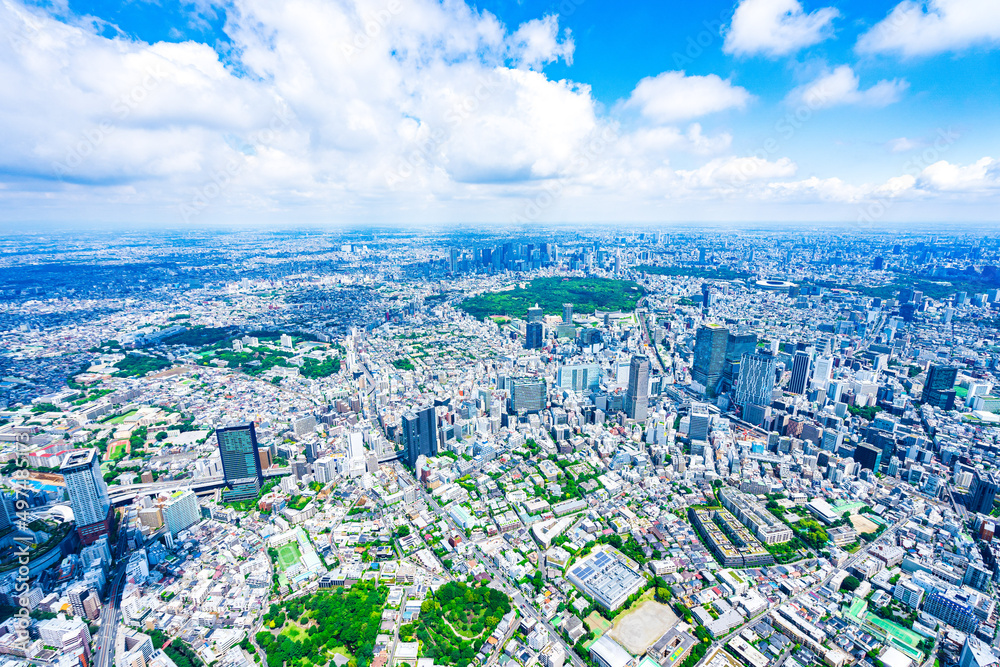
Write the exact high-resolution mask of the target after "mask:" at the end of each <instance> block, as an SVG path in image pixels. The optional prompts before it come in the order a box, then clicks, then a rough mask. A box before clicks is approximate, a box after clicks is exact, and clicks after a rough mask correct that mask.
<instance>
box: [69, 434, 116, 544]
mask: <svg viewBox="0 0 1000 667" xmlns="http://www.w3.org/2000/svg"><path fill="white" fill-rule="evenodd" d="M59 472H61V473H62V475H63V479H64V480H65V482H66V491H67V492H68V493H69V502H70V506H71V507H72V508H73V517H74V519H75V520H76V530H77V532H78V533H79V534H80V541H81V542H83V543H84V544H85V545H90V544H93V543H94V542H95V541H96V540H97V539H98V538H100V537H101V536H103V535H110V534H111V498H110V497H109V496H108V487H107V484H105V483H104V476H103V475H102V474H101V462H100V460H99V459H98V457H97V451H96V450H93V449H84V450H81V451H75V452H71V453H70V454H68V455H67V456H66V460H65V461H63V464H62V468H61V469H60V470H59Z"/></svg>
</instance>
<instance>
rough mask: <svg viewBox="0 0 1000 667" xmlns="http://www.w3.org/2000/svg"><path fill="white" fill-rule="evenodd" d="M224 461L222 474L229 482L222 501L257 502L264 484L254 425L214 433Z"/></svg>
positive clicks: (231, 427) (224, 429)
mask: <svg viewBox="0 0 1000 667" xmlns="http://www.w3.org/2000/svg"><path fill="white" fill-rule="evenodd" d="M215 437H216V440H218V442H219V456H220V457H221V459H222V474H223V475H224V476H225V478H226V488H225V489H224V490H223V492H222V497H223V500H225V501H226V502H231V501H234V500H247V499H248V498H256V497H257V494H258V493H260V488H261V486H262V485H263V483H264V473H263V472H261V469H260V457H259V456H258V455H257V431H256V430H255V429H254V426H253V422H251V423H249V424H242V425H240V426H229V427H226V428H220V429H218V430H217V431H216V432H215Z"/></svg>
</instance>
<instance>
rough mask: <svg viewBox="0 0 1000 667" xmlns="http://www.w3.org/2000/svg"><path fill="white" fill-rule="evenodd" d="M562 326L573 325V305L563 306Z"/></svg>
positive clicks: (566, 304)
mask: <svg viewBox="0 0 1000 667" xmlns="http://www.w3.org/2000/svg"><path fill="white" fill-rule="evenodd" d="M563 324H573V304H571V303H564V304H563Z"/></svg>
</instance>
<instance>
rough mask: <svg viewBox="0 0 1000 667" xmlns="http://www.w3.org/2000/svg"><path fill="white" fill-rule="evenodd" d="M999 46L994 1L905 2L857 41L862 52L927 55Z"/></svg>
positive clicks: (999, 11)
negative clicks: (977, 47)
mask: <svg viewBox="0 0 1000 667" xmlns="http://www.w3.org/2000/svg"><path fill="white" fill-rule="evenodd" d="M998 44H1000V3H997V2H996V0H928V1H927V2H915V1H914V0H904V1H903V2H901V3H899V4H898V5H896V6H895V7H894V8H893V9H892V11H891V12H889V15H888V16H887V17H886V18H884V19H883V20H882V21H880V22H879V23H877V24H875V25H874V26H873V27H872V28H871V30H869V31H868V32H866V33H864V34H863V35H861V36H860V37H859V38H858V42H857V45H856V48H857V50H858V51H859V52H861V53H884V52H895V53H899V54H901V55H903V56H927V55H933V54H935V53H942V52H945V51H961V50H964V49H968V48H971V47H976V46H987V47H992V48H995V47H996V46H997V45H998Z"/></svg>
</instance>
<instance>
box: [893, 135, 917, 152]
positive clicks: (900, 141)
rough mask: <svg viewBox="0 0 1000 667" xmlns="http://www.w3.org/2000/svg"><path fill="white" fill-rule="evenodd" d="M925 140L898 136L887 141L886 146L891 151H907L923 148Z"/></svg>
mask: <svg viewBox="0 0 1000 667" xmlns="http://www.w3.org/2000/svg"><path fill="white" fill-rule="evenodd" d="M924 145H925V144H924V142H922V141H920V140H919V139H910V138H908V137H897V138H896V139H892V140H890V141H887V142H886V144H885V147H886V148H888V149H889V152H891V153H906V152H908V151H912V150H914V149H917V148H923V147H924Z"/></svg>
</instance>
